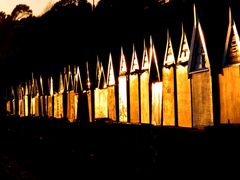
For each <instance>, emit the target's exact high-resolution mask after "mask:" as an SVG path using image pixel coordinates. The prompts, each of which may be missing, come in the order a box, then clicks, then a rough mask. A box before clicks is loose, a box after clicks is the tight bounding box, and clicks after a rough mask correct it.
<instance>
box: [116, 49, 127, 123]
mask: <svg viewBox="0 0 240 180" xmlns="http://www.w3.org/2000/svg"><path fill="white" fill-rule="evenodd" d="M127 84H128V81H127V64H126V59H125V56H124V53H123V48H121V57H120V68H119V76H118V93H119V95H118V100H119V121H120V122H125V123H126V122H128V105H127V101H128V98H127V87H128V86H127Z"/></svg>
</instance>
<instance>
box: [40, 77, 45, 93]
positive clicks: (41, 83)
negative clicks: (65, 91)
mask: <svg viewBox="0 0 240 180" xmlns="http://www.w3.org/2000/svg"><path fill="white" fill-rule="evenodd" d="M40 87H41V95H44V90H43V80H42V76H41V75H40Z"/></svg>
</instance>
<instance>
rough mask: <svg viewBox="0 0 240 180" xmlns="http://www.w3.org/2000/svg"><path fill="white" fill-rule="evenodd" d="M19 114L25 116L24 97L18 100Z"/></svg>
mask: <svg viewBox="0 0 240 180" xmlns="http://www.w3.org/2000/svg"><path fill="white" fill-rule="evenodd" d="M18 114H19V116H20V117H23V116H24V101H23V99H19V100H18Z"/></svg>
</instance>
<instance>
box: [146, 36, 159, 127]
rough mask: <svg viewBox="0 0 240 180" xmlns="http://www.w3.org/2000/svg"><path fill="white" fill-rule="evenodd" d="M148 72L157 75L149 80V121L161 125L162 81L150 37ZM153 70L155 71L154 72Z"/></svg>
mask: <svg viewBox="0 0 240 180" xmlns="http://www.w3.org/2000/svg"><path fill="white" fill-rule="evenodd" d="M149 56H150V72H149V74H150V75H151V73H152V74H154V76H157V79H155V80H154V81H153V80H152V82H151V91H152V92H151V96H152V97H151V123H152V124H153V125H162V82H161V81H160V72H159V68H158V60H157V55H156V50H155V46H154V44H153V41H152V37H151V38H150V53H149ZM154 70H155V72H154Z"/></svg>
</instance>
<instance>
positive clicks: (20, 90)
mask: <svg viewBox="0 0 240 180" xmlns="http://www.w3.org/2000/svg"><path fill="white" fill-rule="evenodd" d="M17 91H18V115H19V116H20V117H23V116H24V100H23V94H24V88H23V87H22V86H21V84H20V85H19V86H18V88H17Z"/></svg>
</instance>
